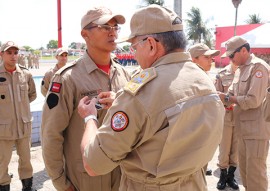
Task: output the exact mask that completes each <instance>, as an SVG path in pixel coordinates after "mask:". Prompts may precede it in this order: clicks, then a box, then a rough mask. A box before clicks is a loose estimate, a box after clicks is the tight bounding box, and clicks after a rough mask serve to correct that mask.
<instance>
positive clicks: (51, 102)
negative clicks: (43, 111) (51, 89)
mask: <svg viewBox="0 0 270 191" xmlns="http://www.w3.org/2000/svg"><path fill="white" fill-rule="evenodd" d="M58 101H59V97H58V96H57V95H56V94H54V93H50V94H49V95H48V97H47V100H46V103H47V105H48V107H49V109H52V108H54V107H55V106H57V105H58Z"/></svg>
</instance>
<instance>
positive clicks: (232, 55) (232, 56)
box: [229, 46, 243, 59]
mask: <svg viewBox="0 0 270 191" xmlns="http://www.w3.org/2000/svg"><path fill="white" fill-rule="evenodd" d="M242 48H243V46H240V47H239V48H237V49H236V50H235V51H234V52H233V53H232V54H231V55H230V56H229V58H230V59H233V58H234V55H235V53H236V52H240V51H241V49H242Z"/></svg>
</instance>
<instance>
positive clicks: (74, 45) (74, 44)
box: [68, 42, 77, 49]
mask: <svg viewBox="0 0 270 191" xmlns="http://www.w3.org/2000/svg"><path fill="white" fill-rule="evenodd" d="M68 47H69V48H71V49H77V43H76V42H72V43H71V44H70V45H69V46H68Z"/></svg>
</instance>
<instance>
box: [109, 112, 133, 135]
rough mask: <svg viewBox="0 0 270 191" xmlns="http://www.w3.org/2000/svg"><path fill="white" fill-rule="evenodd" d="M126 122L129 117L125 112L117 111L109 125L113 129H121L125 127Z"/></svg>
mask: <svg viewBox="0 0 270 191" xmlns="http://www.w3.org/2000/svg"><path fill="white" fill-rule="evenodd" d="M128 122H129V119H128V116H127V114H126V113H125V112H123V111H118V112H116V113H115V114H113V116H112V119H111V127H112V129H113V130H114V131H117V132H119V131H123V130H125V129H126V128H127V126H128Z"/></svg>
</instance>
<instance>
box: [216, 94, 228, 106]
mask: <svg viewBox="0 0 270 191" xmlns="http://www.w3.org/2000/svg"><path fill="white" fill-rule="evenodd" d="M217 93H218V95H219V98H220V99H221V101H222V102H223V104H224V103H225V96H226V94H225V93H223V92H217Z"/></svg>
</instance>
